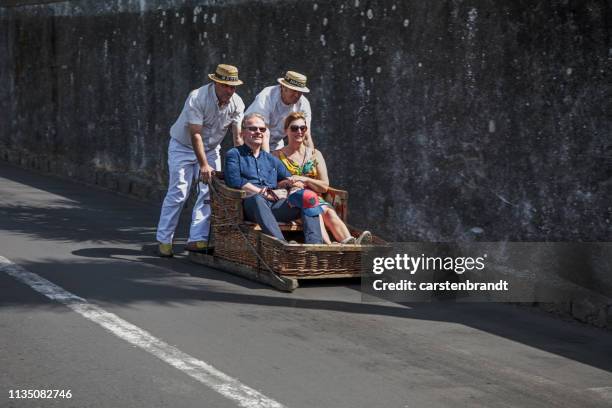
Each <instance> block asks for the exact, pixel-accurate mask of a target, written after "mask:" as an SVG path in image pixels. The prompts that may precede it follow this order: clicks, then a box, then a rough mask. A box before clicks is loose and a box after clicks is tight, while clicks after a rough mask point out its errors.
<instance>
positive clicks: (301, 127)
mask: <svg viewBox="0 0 612 408" xmlns="http://www.w3.org/2000/svg"><path fill="white" fill-rule="evenodd" d="M289 129H291V131H292V132H297V131H298V130H301V131H302V132H305V131H307V130H308V126H305V125H302V126H298V125H292V126H289Z"/></svg>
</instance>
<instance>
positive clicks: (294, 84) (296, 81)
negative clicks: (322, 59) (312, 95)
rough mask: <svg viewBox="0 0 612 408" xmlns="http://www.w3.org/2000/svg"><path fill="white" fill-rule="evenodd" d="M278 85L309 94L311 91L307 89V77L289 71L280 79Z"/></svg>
mask: <svg viewBox="0 0 612 408" xmlns="http://www.w3.org/2000/svg"><path fill="white" fill-rule="evenodd" d="M277 81H278V83H279V84H281V85H283V86H286V87H287V88H290V89H293V90H294V91H298V92H303V93H308V92H310V89H308V88H306V75H302V74H300V73H298V72H294V71H287V73H286V74H285V77H284V78H278V79H277Z"/></svg>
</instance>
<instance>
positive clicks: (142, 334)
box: [0, 255, 283, 408]
mask: <svg viewBox="0 0 612 408" xmlns="http://www.w3.org/2000/svg"><path fill="white" fill-rule="evenodd" d="M0 271H1V272H4V273H6V274H8V275H10V276H12V277H13V278H15V279H16V280H18V281H20V282H22V283H24V284H26V285H28V286H29V287H31V288H32V289H34V290H35V291H37V292H39V293H41V294H43V295H45V296H46V297H48V298H49V299H51V300H55V301H57V302H59V303H62V304H64V305H66V306H67V307H69V308H70V309H72V310H73V311H75V312H77V313H78V314H80V315H81V316H83V317H85V318H86V319H88V320H90V321H92V322H94V323H96V324H98V325H100V326H102V327H103V328H105V329H106V330H108V331H109V332H111V333H113V334H114V335H115V336H117V337H119V338H121V339H123V340H125V341H127V342H128V343H130V344H133V345H134V346H137V347H139V348H141V349H143V350H145V351H147V352H149V353H151V354H153V355H154V356H155V357H157V358H159V359H160V360H162V361H164V362H166V363H168V364H170V365H171V366H172V367H175V368H177V369H179V370H181V371H182V372H184V373H185V374H187V375H189V376H190V377H192V378H194V379H196V380H198V381H199V382H201V383H202V384H204V385H206V386H208V387H210V388H212V389H213V390H215V391H216V392H218V393H219V394H221V395H223V396H224V397H226V398H229V399H231V400H233V401H235V402H237V403H238V404H239V405H240V406H241V407H245V408H283V405H282V404H280V403H279V402H277V401H274V400H273V399H271V398H268V397H266V396H265V395H263V394H261V393H260V392H259V391H257V390H255V389H253V388H250V387H248V386H246V385H244V384H242V383H241V382H240V381H238V380H237V379H235V378H232V377H230V376H229V375H227V374H225V373H223V372H221V371H219V370H218V369H216V368H215V367H213V366H212V365H210V364H208V363H206V362H205V361H202V360H198V359H197V358H195V357H192V356H190V355H189V354H187V353H184V352H182V351H180V350H179V349H177V348H176V347H173V346H171V345H170V344H168V343H166V342H164V341H162V340H159V339H158V338H156V337H154V336H153V335H151V334H150V333H148V332H146V331H144V330H142V329H141V328H139V327H137V326H135V325H133V324H131V323H129V322H127V321H125V320H123V319H122V318H120V317H119V316H117V315H115V314H113V313H109V312H107V311H105V310H104V309H102V308H100V307H98V306H95V305H93V304H91V303H89V302H87V300H85V299H83V298H81V297H78V296H76V295H74V294H72V293H70V292H68V291H66V290H64V289H62V288H61V287H59V286H57V285H56V284H54V283H52V282H50V281H48V280H47V279H45V278H43V277H41V276H39V275H37V274H35V273H32V272H29V271H27V270H26V269H24V268H23V267H21V266H19V265H17V264H15V263H13V262H11V261H10V260H8V259H7V258H4V257H3V256H1V255H0Z"/></svg>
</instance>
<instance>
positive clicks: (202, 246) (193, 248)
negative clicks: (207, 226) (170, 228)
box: [185, 241, 208, 252]
mask: <svg viewBox="0 0 612 408" xmlns="http://www.w3.org/2000/svg"><path fill="white" fill-rule="evenodd" d="M185 249H186V250H188V251H190V252H206V251H207V250H208V241H194V242H188V243H187V245H185Z"/></svg>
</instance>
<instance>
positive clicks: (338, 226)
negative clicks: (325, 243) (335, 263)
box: [321, 206, 351, 242]
mask: <svg viewBox="0 0 612 408" xmlns="http://www.w3.org/2000/svg"><path fill="white" fill-rule="evenodd" d="M321 218H323V222H324V223H325V226H326V227H327V228H329V230H330V231H331V232H332V234H333V235H334V238H336V241H338V242H341V241H343V240H345V239H347V238H349V237H350V236H351V233H350V232H349V230H348V228H347V227H346V224H345V223H344V221H342V219H340V217H339V216H338V214H337V213H336V211H334V210H333V209H332V208H330V207H329V206H325V210H324V211H323V217H321ZM323 229H325V228H323Z"/></svg>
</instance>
